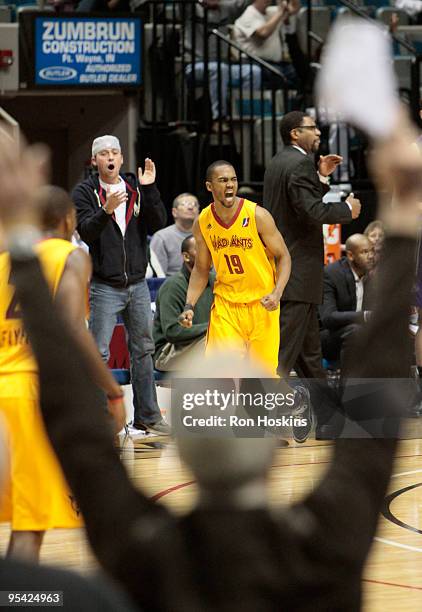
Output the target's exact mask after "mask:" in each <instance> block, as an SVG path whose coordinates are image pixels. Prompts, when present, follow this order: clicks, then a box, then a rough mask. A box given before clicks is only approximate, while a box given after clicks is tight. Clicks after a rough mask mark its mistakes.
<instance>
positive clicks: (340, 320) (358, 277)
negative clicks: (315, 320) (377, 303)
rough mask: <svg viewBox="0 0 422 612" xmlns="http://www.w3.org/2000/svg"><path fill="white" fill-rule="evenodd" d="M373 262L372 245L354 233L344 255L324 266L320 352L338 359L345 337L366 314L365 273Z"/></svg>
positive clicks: (364, 318) (335, 359) (328, 357)
mask: <svg viewBox="0 0 422 612" xmlns="http://www.w3.org/2000/svg"><path fill="white" fill-rule="evenodd" d="M373 266H374V251H373V247H372V245H371V243H370V241H369V240H368V238H367V237H366V236H364V235H363V234H353V235H352V236H350V237H349V238H348V239H347V241H346V257H342V258H341V259H340V260H338V261H336V262H334V263H332V264H329V265H328V266H326V267H325V270H324V294H323V303H322V305H321V306H320V309H319V314H320V318H321V323H322V327H323V329H322V332H321V344H322V353H323V356H324V357H325V358H326V359H328V360H330V361H337V360H339V359H341V353H342V350H343V348H344V343H345V341H346V340H347V338H348V337H349V336H350V335H351V334H353V333H354V332H355V331H356V329H357V328H358V327H359V326H360V325H361V324H362V323H363V322H364V321H365V320H366V319H367V318H368V313H369V310H368V304H367V290H366V289H367V274H368V272H369V271H370V270H371V269H372V267H373Z"/></svg>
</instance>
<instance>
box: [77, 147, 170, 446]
mask: <svg viewBox="0 0 422 612" xmlns="http://www.w3.org/2000/svg"><path fill="white" fill-rule="evenodd" d="M122 164H123V155H122V150H121V147H120V142H119V140H118V139H117V138H116V137H115V136H111V135H106V136H100V137H98V138H95V140H94V142H93V143H92V165H93V166H94V167H95V168H96V169H97V171H98V174H97V173H95V174H93V175H92V176H91V177H89V178H88V179H86V180H84V181H82V183H79V184H78V185H77V186H76V187H75V189H74V190H73V194H72V198H73V201H74V202H75V206H76V210H77V218H78V227H77V229H78V232H79V235H80V236H81V238H82V240H83V241H84V242H86V243H87V245H88V246H89V252H90V255H91V257H92V262H93V275H92V282H91V287H90V319H89V327H90V330H91V332H92V334H93V335H94V338H95V340H96V342H97V344H98V347H99V349H100V352H101V355H102V357H103V359H104V360H105V361H107V360H108V357H109V344H110V340H111V337H112V334H113V329H114V326H115V323H116V318H117V315H118V314H120V315H121V316H122V318H123V321H124V324H125V327H126V329H127V332H128V335H129V342H128V345H129V354H130V361H131V374H132V387H133V403H134V420H133V426H134V428H135V429H137V430H143V431H151V432H154V433H158V434H161V435H167V434H169V433H170V428H169V426H168V424H167V423H166V421H165V420H164V419H163V418H162V417H161V413H160V410H159V408H158V404H157V395H156V391H155V384H154V372H153V362H152V354H153V353H154V342H153V339H152V317H151V303H150V295H149V291H148V286H147V283H146V280H145V270H146V266H147V235H148V234H153V233H154V232H155V231H157V230H159V229H161V228H162V227H164V225H165V224H166V209H165V207H164V205H163V203H162V201H161V197H160V193H159V191H158V189H157V187H156V184H155V174H156V173H155V165H154V162H153V161H151V160H150V159H146V160H145V170H144V171H142V169H141V168H138V177H136V176H135V175H134V174H120V169H121V167H122Z"/></svg>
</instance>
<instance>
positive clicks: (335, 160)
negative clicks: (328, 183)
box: [318, 155, 343, 176]
mask: <svg viewBox="0 0 422 612" xmlns="http://www.w3.org/2000/svg"><path fill="white" fill-rule="evenodd" d="M342 161H343V158H342V157H341V155H320V156H319V164H318V166H319V168H318V170H319V173H320V174H322V176H329V175H330V174H332V173H333V172H334V170H335V169H336V168H337V166H338V165H339V164H341V162H342Z"/></svg>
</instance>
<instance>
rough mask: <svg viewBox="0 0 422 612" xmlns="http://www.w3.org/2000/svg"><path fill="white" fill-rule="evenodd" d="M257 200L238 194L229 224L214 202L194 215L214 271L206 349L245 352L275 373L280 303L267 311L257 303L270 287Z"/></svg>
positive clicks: (271, 268) (269, 260)
mask: <svg viewBox="0 0 422 612" xmlns="http://www.w3.org/2000/svg"><path fill="white" fill-rule="evenodd" d="M256 206H257V205H256V204H254V202H250V201H249V200H242V199H241V200H239V203H238V208H237V212H236V214H235V216H234V217H233V219H232V220H231V222H230V223H229V224H226V223H224V222H223V221H222V220H221V219H220V218H219V217H218V214H217V212H216V209H215V205H214V204H210V206H208V207H207V208H205V209H204V210H203V211H202V213H201V214H200V216H199V227H200V230H201V233H202V236H203V238H204V240H205V242H206V244H207V247H208V249H209V251H210V253H211V257H212V261H213V264H214V268H215V270H216V273H217V278H216V282H215V284H214V294H215V299H214V304H213V306H212V309H211V316H210V324H209V328H208V337H207V352H211V351H214V350H218V351H223V350H225V349H231V350H233V349H234V350H236V351H239V352H242V353H244V354H245V355H246V354H249V355H250V356H251V358H253V359H256V360H259V361H260V362H261V363H263V364H264V365H266V366H267V367H269V368H270V371H271V373H275V372H276V370H277V364H278V349H279V343H280V329H279V308H278V309H277V310H274V311H272V312H269V311H268V310H266V309H265V308H264V306H262V304H261V303H260V300H261V298H263V297H264V296H265V295H268V294H269V293H271V292H272V291H273V290H274V287H275V264H274V259H273V258H272V257H271V256H269V255H267V252H266V249H265V245H264V244H263V242H262V240H261V237H260V236H259V234H258V230H257V227H256V220H255V210H256Z"/></svg>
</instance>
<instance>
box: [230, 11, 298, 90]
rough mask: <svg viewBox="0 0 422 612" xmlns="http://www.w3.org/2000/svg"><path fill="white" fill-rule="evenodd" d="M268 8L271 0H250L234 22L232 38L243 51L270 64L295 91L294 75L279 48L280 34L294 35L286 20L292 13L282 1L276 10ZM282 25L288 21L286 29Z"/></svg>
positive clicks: (290, 24)
mask: <svg viewBox="0 0 422 612" xmlns="http://www.w3.org/2000/svg"><path fill="white" fill-rule="evenodd" d="M271 4H272V2H271V0H254V2H253V3H252V4H251V5H249V6H248V7H247V8H246V10H245V11H244V12H243V13H242V15H241V16H240V17H239V18H238V19H236V21H235V24H234V25H235V27H234V35H235V38H236V39H237V42H238V43H239V44H240V45H241V46H242V47H243V48H244V49H245V51H248V52H249V53H253V54H254V55H256V56H257V57H259V58H261V59H263V60H266V61H267V62H270V63H272V64H274V65H275V67H276V68H278V69H279V70H280V71H281V72H282V74H283V75H284V76H285V77H286V79H287V81H288V84H289V86H290V87H296V86H297V76H296V71H295V69H294V68H293V66H292V63H291V62H290V61H287V57H288V53H287V49H285V48H284V47H283V30H285V31H286V32H288V33H289V34H292V33H293V32H294V28H295V26H294V22H293V18H292V19H291V20H289V18H290V16H291V14H292V10H293V9H292V8H291V5H289V4H288V3H287V2H284V1H283V2H279V3H278V4H277V6H271ZM299 7H300V4H299ZM286 21H289V23H288V24H287V25H285V22H286ZM292 27H293V30H292ZM264 76H265V75H264Z"/></svg>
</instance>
